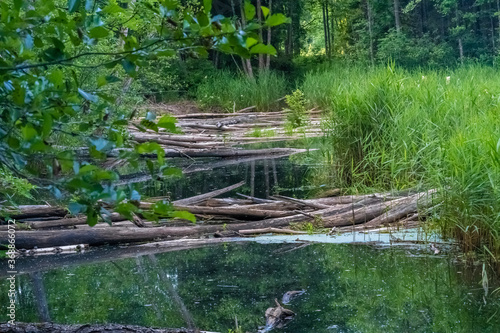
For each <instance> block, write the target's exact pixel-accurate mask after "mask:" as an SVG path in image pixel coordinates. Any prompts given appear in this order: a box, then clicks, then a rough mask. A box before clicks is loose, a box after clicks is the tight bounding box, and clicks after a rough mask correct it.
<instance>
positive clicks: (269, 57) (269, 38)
mask: <svg viewBox="0 0 500 333" xmlns="http://www.w3.org/2000/svg"><path fill="white" fill-rule="evenodd" d="M272 7H273V0H269V14H268V15H271V14H272ZM267 45H271V27H269V28H267ZM270 68H271V55H270V54H267V56H266V69H268V70H269V69H270Z"/></svg>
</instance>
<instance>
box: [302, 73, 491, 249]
mask: <svg viewBox="0 0 500 333" xmlns="http://www.w3.org/2000/svg"><path fill="white" fill-rule="evenodd" d="M302 89H303V91H304V93H305V96H306V98H307V99H308V100H309V101H310V103H311V106H320V107H322V108H325V109H326V110H330V111H331V115H330V118H329V120H328V121H327V122H326V123H325V126H326V127H327V128H328V129H329V131H328V140H327V143H328V146H327V149H325V157H326V158H327V159H328V160H329V161H331V162H332V163H333V164H334V167H333V168H332V170H333V171H332V172H333V173H334V178H333V179H334V181H335V182H336V183H337V185H339V186H348V187H360V188H366V187H369V188H376V189H381V190H382V189H385V190H387V189H404V188H415V187H420V188H427V189H428V188H438V189H441V191H440V195H441V197H442V199H443V204H442V205H441V206H440V207H439V209H438V210H437V214H436V221H437V223H438V225H439V226H440V227H441V229H442V231H443V232H444V233H445V234H447V235H451V236H454V237H456V238H458V239H459V240H461V241H462V242H461V243H462V244H463V246H464V250H465V251H469V250H472V249H476V250H477V249H481V250H484V251H485V252H488V251H491V252H495V253H496V254H500V235H499V233H500V140H499V139H500V75H499V73H498V71H496V70H495V69H493V68H486V67H468V68H462V69H459V70H456V71H453V72H445V71H441V72H438V71H422V72H418V71H414V72H407V71H404V70H400V69H394V67H391V66H389V67H386V68H384V67H380V68H375V69H368V68H365V67H351V68H346V67H336V66H332V67H326V68H322V69H319V70H317V71H313V72H310V73H309V74H307V75H306V78H305V81H304V83H303V87H302ZM361 190H362V189H361Z"/></svg>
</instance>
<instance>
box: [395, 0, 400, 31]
mask: <svg viewBox="0 0 500 333" xmlns="http://www.w3.org/2000/svg"><path fill="white" fill-rule="evenodd" d="M394 21H395V23H396V31H397V32H398V33H400V32H401V18H400V5H399V0H394Z"/></svg>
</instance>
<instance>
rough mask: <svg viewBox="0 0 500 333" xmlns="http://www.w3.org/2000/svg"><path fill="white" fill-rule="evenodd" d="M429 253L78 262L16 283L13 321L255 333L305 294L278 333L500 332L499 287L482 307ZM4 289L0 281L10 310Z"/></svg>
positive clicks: (216, 253) (321, 249) (200, 255)
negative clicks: (268, 315)
mask: <svg viewBox="0 0 500 333" xmlns="http://www.w3.org/2000/svg"><path fill="white" fill-rule="evenodd" d="M427 253H428V250H427V249H426V248H421V249H403V248H386V249H375V248H372V247H370V246H366V245H350V244H311V245H309V246H305V247H304V246H298V245H297V244H257V243H251V242H248V243H244V244H233V243H229V244H225V245H222V246H212V247H205V248H197V249H190V250H184V251H177V252H168V253H162V254H154V255H153V254H149V255H145V256H141V257H136V256H133V257H130V258H124V259H116V260H113V261H107V262H103V263H86V264H85V263H83V264H82V263H81V262H80V263H79V264H78V265H73V266H71V265H70V266H65V267H64V268H57V269H52V270H51V269H47V270H45V271H44V272H39V273H31V274H25V275H21V276H18V304H17V309H18V310H17V316H18V317H17V319H18V320H19V321H25V322H35V321H40V320H44V318H45V319H46V318H48V317H50V320H52V321H53V322H56V323H108V322H112V323H121V324H137V325H141V326H156V327H188V326H196V327H198V328H200V329H203V330H210V331H216V332H224V333H227V332H228V330H229V329H230V328H234V318H235V317H237V318H238V322H239V323H240V325H241V326H242V327H243V329H244V331H247V332H256V331H257V330H258V328H259V326H263V325H264V322H265V319H264V312H265V311H266V309H267V308H268V307H271V306H274V299H275V298H277V299H278V300H280V299H281V298H282V297H283V295H284V293H285V292H287V291H291V290H305V293H304V294H303V295H300V296H298V297H296V298H294V299H292V300H291V301H290V304H289V305H287V307H288V308H289V309H291V310H293V311H294V312H295V313H296V314H297V315H296V317H295V318H294V320H293V321H292V322H290V324H289V325H288V326H286V327H285V328H284V329H281V330H277V331H281V332H294V333H301V332H303V333H308V332H309V333H311V332H318V333H319V332H498V327H500V311H499V305H500V301H499V295H498V294H492V291H493V290H494V288H495V286H497V287H498V283H497V282H495V281H493V280H490V290H489V293H488V295H487V296H486V297H485V296H484V295H485V292H484V290H483V288H482V287H481V284H480V280H481V269H482V268H481V267H478V268H477V269H475V268H468V269H466V268H465V267H462V266H461V265H458V264H456V263H454V261H453V259H452V258H448V257H444V256H441V257H436V256H428V255H423V254H427ZM73 256H74V257H73V258H75V259H74V260H75V261H77V260H78V258H79V256H82V255H81V254H77V255H73ZM70 258H71V257H70ZM89 258H91V259H90V261H92V256H89ZM63 259H64V257H63V256H59V260H63ZM23 260H30V259H23ZM64 260H66V259H64ZM489 275H490V279H491V276H492V274H489ZM7 288H8V286H7V283H6V281H5V279H2V281H1V284H0V301H1V302H2V304H7V298H6V297H7Z"/></svg>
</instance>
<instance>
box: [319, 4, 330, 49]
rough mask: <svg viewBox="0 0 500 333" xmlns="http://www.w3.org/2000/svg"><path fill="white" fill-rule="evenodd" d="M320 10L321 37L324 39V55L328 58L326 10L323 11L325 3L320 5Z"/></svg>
mask: <svg viewBox="0 0 500 333" xmlns="http://www.w3.org/2000/svg"><path fill="white" fill-rule="evenodd" d="M321 9H322V11H323V35H324V39H325V55H326V56H328V54H329V50H328V31H327V25H328V22H327V21H326V9H325V3H324V2H322V3H321Z"/></svg>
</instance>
